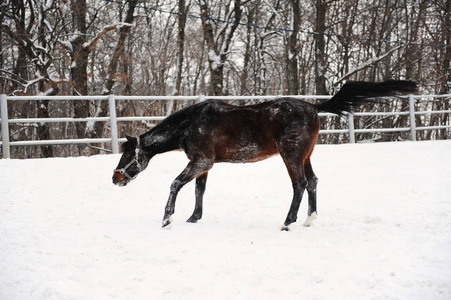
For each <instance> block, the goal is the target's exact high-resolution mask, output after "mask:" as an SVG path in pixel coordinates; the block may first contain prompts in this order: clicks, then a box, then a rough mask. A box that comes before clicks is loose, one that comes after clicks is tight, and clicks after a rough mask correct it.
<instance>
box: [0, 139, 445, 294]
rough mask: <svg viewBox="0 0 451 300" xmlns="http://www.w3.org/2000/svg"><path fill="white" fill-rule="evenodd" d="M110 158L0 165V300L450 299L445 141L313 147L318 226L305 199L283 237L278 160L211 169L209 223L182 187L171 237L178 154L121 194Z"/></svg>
mask: <svg viewBox="0 0 451 300" xmlns="http://www.w3.org/2000/svg"><path fill="white" fill-rule="evenodd" d="M118 160H119V155H104V156H95V157H90V158H58V159H35V160H0V171H1V172H0V299H450V298H451V258H450V257H451V256H450V253H451V179H450V178H451V176H450V175H451V171H450V170H451V141H438V142H403V143H382V144H357V145H339V146H332V145H319V146H317V147H316V149H315V151H314V153H313V157H312V164H313V168H314V170H315V172H316V174H317V176H318V177H319V179H320V181H319V185H318V213H319V216H318V219H317V220H316V221H315V225H314V226H313V227H310V228H306V227H303V226H302V221H303V220H304V218H305V216H306V210H307V201H306V200H307V198H306V197H304V201H303V203H302V205H301V209H300V213H299V220H298V221H299V222H298V223H295V224H293V225H292V230H291V231H290V232H281V231H279V229H280V225H281V224H282V222H283V221H284V220H285V216H286V214H287V212H288V208H289V204H290V201H291V193H292V191H291V183H290V181H289V178H288V175H287V172H286V170H285V167H284V165H283V162H282V160H281V159H280V157H279V156H276V157H273V158H270V159H268V160H266V161H263V162H259V163H254V164H245V165H232V164H216V165H215V166H214V167H213V169H212V170H211V171H210V174H209V178H208V182H207V191H206V194H205V205H204V218H203V219H202V220H201V221H200V222H199V223H198V224H188V223H185V220H186V219H187V218H188V217H189V216H190V214H191V212H192V209H193V207H194V183H190V184H188V185H187V186H185V187H184V188H183V190H182V191H181V193H180V195H179V198H178V201H177V206H176V214H175V215H174V223H173V224H172V225H171V227H170V228H169V229H161V228H160V226H161V219H162V217H163V210H164V206H165V202H166V199H167V196H168V192H169V185H170V183H171V181H172V180H173V179H174V178H175V177H176V176H177V175H178V173H179V172H180V171H181V170H182V169H183V168H184V166H185V164H186V163H187V159H186V158H185V156H184V154H183V153H181V152H171V153H167V154H162V155H159V156H157V157H155V158H154V159H153V160H152V161H151V163H150V165H149V167H148V168H147V170H146V171H144V172H143V173H142V174H140V176H138V178H137V179H136V180H135V181H134V182H132V183H130V184H129V185H128V186H127V187H124V188H118V187H116V186H113V185H112V184H111V176H112V170H113V169H114V168H115V167H116V165H117V162H118ZM305 196H306V195H305Z"/></svg>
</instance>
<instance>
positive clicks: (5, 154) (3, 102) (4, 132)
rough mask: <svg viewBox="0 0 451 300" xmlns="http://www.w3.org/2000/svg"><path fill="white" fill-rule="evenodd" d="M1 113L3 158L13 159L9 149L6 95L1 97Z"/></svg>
mask: <svg viewBox="0 0 451 300" xmlns="http://www.w3.org/2000/svg"><path fill="white" fill-rule="evenodd" d="M0 111H1V118H2V149H3V157H4V158H11V152H10V148H9V125H8V103H7V101H6V94H1V95H0Z"/></svg>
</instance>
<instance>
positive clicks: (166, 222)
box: [161, 216, 172, 228]
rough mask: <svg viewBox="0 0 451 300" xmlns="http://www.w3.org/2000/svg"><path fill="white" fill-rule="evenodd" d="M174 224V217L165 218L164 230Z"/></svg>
mask: <svg viewBox="0 0 451 300" xmlns="http://www.w3.org/2000/svg"><path fill="white" fill-rule="evenodd" d="M171 223H172V216H170V217H168V218H164V219H163V223H162V226H161V227H162V228H165V227H167V226H168V225H170V224H171Z"/></svg>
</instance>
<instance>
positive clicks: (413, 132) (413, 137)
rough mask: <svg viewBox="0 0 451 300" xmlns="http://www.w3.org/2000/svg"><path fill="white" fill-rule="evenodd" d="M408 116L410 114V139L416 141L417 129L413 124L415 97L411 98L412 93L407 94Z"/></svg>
mask: <svg viewBox="0 0 451 300" xmlns="http://www.w3.org/2000/svg"><path fill="white" fill-rule="evenodd" d="M409 116H410V140H411V141H416V140H417V131H416V124H415V99H414V98H413V95H412V94H410V95H409Z"/></svg>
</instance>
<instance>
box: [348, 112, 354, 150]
mask: <svg viewBox="0 0 451 300" xmlns="http://www.w3.org/2000/svg"><path fill="white" fill-rule="evenodd" d="M348 126H349V142H350V143H351V144H355V132H354V115H353V114H348Z"/></svg>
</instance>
